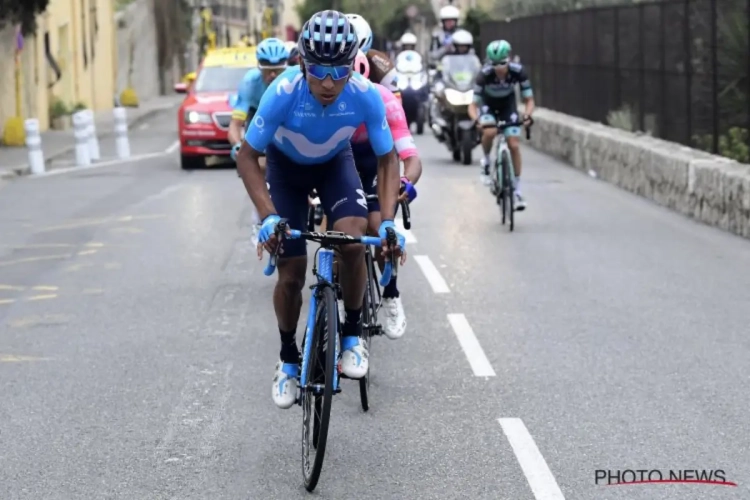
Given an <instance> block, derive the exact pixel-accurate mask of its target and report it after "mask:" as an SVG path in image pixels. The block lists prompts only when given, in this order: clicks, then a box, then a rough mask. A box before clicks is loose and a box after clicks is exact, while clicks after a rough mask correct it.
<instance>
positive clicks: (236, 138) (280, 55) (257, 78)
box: [228, 38, 289, 244]
mask: <svg viewBox="0 0 750 500" xmlns="http://www.w3.org/2000/svg"><path fill="white" fill-rule="evenodd" d="M255 56H256V59H257V60H258V68H253V69H251V70H249V71H248V72H247V73H246V74H245V77H244V78H243V79H242V82H241V83H240V88H239V90H238V92H237V101H236V102H235V104H234V106H233V108H232V121H231V122H230V123H229V133H228V136H229V143H230V144H233V146H232V153H231V156H232V159H233V160H235V161H236V160H237V152H238V151H239V150H240V146H241V145H242V136H243V135H244V129H245V128H247V127H246V125H247V123H248V121H249V120H252V118H253V115H254V114H255V111H256V110H257V109H258V106H259V105H260V99H261V97H263V92H265V91H266V89H267V88H268V86H269V85H270V84H271V82H272V81H273V80H274V78H276V77H277V76H279V73H281V72H282V71H284V70H285V69H286V67H287V60H288V59H289V51H288V50H287V48H286V47H285V46H284V42H282V41H281V40H279V39H278V38H266V39H265V40H263V41H262V42H260V44H258V48H257V49H256V52H255ZM250 218H251V222H252V228H253V233H252V239H253V242H254V243H256V244H257V238H258V231H260V218H259V217H258V212H257V210H255V209H254V207H253V208H252V210H251V214H250Z"/></svg>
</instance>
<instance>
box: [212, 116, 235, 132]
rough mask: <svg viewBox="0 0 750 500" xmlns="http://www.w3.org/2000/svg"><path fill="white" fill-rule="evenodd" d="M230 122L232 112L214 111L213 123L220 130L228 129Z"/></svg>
mask: <svg viewBox="0 0 750 500" xmlns="http://www.w3.org/2000/svg"><path fill="white" fill-rule="evenodd" d="M231 122H232V113H214V123H216V126H217V127H219V128H220V129H222V130H227V129H229V124H230V123H231Z"/></svg>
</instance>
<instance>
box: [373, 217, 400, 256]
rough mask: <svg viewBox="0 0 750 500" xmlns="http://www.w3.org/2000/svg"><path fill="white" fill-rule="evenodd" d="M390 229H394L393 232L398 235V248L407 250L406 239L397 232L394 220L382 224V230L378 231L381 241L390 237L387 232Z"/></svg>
mask: <svg viewBox="0 0 750 500" xmlns="http://www.w3.org/2000/svg"><path fill="white" fill-rule="evenodd" d="M388 228H391V229H393V231H394V232H395V233H396V238H397V239H398V246H400V247H401V249H402V250H403V249H404V248H406V238H404V237H403V236H402V235H401V234H399V232H398V231H397V230H396V224H394V223H393V221H392V220H384V221H383V222H381V223H380V228H379V229H378V236H380V239H381V240H384V239H386V238H387V237H388V232H387V231H386V230H387V229H388Z"/></svg>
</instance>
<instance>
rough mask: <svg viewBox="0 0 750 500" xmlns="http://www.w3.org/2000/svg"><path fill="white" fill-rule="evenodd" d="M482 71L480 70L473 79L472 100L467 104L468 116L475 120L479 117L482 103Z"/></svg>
mask: <svg viewBox="0 0 750 500" xmlns="http://www.w3.org/2000/svg"><path fill="white" fill-rule="evenodd" d="M483 94H484V73H482V72H480V73H479V74H478V75H477V77H476V79H475V80H474V101H473V102H472V103H471V104H469V118H471V119H472V120H474V121H476V120H477V119H478V118H479V109H480V108H481V107H482V105H483V104H484V101H483V99H482V95H483Z"/></svg>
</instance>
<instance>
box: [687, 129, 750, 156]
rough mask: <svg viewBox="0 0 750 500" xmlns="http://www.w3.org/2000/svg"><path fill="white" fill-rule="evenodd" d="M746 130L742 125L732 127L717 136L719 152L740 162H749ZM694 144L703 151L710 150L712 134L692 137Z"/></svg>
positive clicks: (749, 153)
mask: <svg viewBox="0 0 750 500" xmlns="http://www.w3.org/2000/svg"><path fill="white" fill-rule="evenodd" d="M749 137H750V134H748V130H747V129H746V128H742V127H732V128H730V129H729V131H728V132H727V133H726V134H724V135H721V136H719V154H720V155H721V156H726V157H727V158H731V159H733V160H735V161H738V162H741V163H750V147H748V138H749ZM693 142H694V143H695V146H696V147H697V148H699V149H702V150H704V151H711V149H712V148H713V136H712V135H710V134H709V135H704V136H695V137H693Z"/></svg>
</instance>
